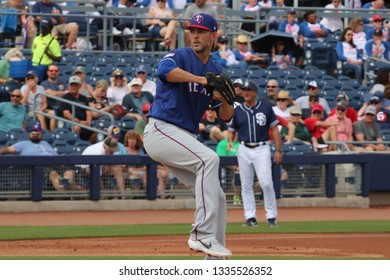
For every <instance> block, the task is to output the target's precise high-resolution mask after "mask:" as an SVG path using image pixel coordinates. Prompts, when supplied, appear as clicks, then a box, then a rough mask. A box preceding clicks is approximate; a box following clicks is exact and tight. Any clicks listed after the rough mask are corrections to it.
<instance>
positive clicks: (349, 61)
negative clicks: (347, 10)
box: [336, 27, 363, 84]
mask: <svg viewBox="0 0 390 280" xmlns="http://www.w3.org/2000/svg"><path fill="white" fill-rule="evenodd" d="M336 53H337V57H338V59H339V60H341V61H342V63H343V68H342V71H343V74H344V75H346V74H348V73H350V72H353V73H354V76H355V79H356V80H357V81H358V83H359V84H361V82H362V73H363V59H362V55H361V52H360V51H359V50H358V48H357V46H356V45H355V44H354V42H353V31H352V29H351V28H349V27H347V28H346V29H345V30H344V32H343V34H342V36H341V39H340V41H339V42H337V46H336Z"/></svg>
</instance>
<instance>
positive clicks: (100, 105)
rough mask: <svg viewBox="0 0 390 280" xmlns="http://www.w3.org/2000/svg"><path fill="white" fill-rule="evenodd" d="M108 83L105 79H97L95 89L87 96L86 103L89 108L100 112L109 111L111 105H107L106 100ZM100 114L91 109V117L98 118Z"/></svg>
mask: <svg viewBox="0 0 390 280" xmlns="http://www.w3.org/2000/svg"><path fill="white" fill-rule="evenodd" d="M107 89H108V83H107V81H106V80H99V81H97V82H96V85H95V90H94V91H93V92H92V95H91V97H89V98H88V105H89V107H91V108H94V109H96V110H100V111H102V112H106V113H107V112H109V111H110V110H111V108H112V106H110V105H108V100H107ZM101 116H102V114H100V113H98V112H94V111H92V118H93V119H98V118H100V117H101Z"/></svg>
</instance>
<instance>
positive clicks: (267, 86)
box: [267, 86, 276, 88]
mask: <svg viewBox="0 0 390 280" xmlns="http://www.w3.org/2000/svg"><path fill="white" fill-rule="evenodd" d="M267 88H276V86H267Z"/></svg>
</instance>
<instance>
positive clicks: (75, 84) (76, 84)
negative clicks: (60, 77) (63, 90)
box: [69, 83, 80, 86]
mask: <svg viewBox="0 0 390 280" xmlns="http://www.w3.org/2000/svg"><path fill="white" fill-rule="evenodd" d="M69 85H71V86H79V85H80V84H78V83H70V84H69Z"/></svg>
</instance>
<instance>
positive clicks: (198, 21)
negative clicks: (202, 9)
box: [188, 13, 218, 32]
mask: <svg viewBox="0 0 390 280" xmlns="http://www.w3.org/2000/svg"><path fill="white" fill-rule="evenodd" d="M188 28H200V29H204V30H208V31H211V32H217V30H218V24H217V21H216V20H215V18H213V17H212V16H211V15H208V14H204V13H200V14H196V15H194V16H193V18H192V19H191V22H190V25H189V26H188Z"/></svg>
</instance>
